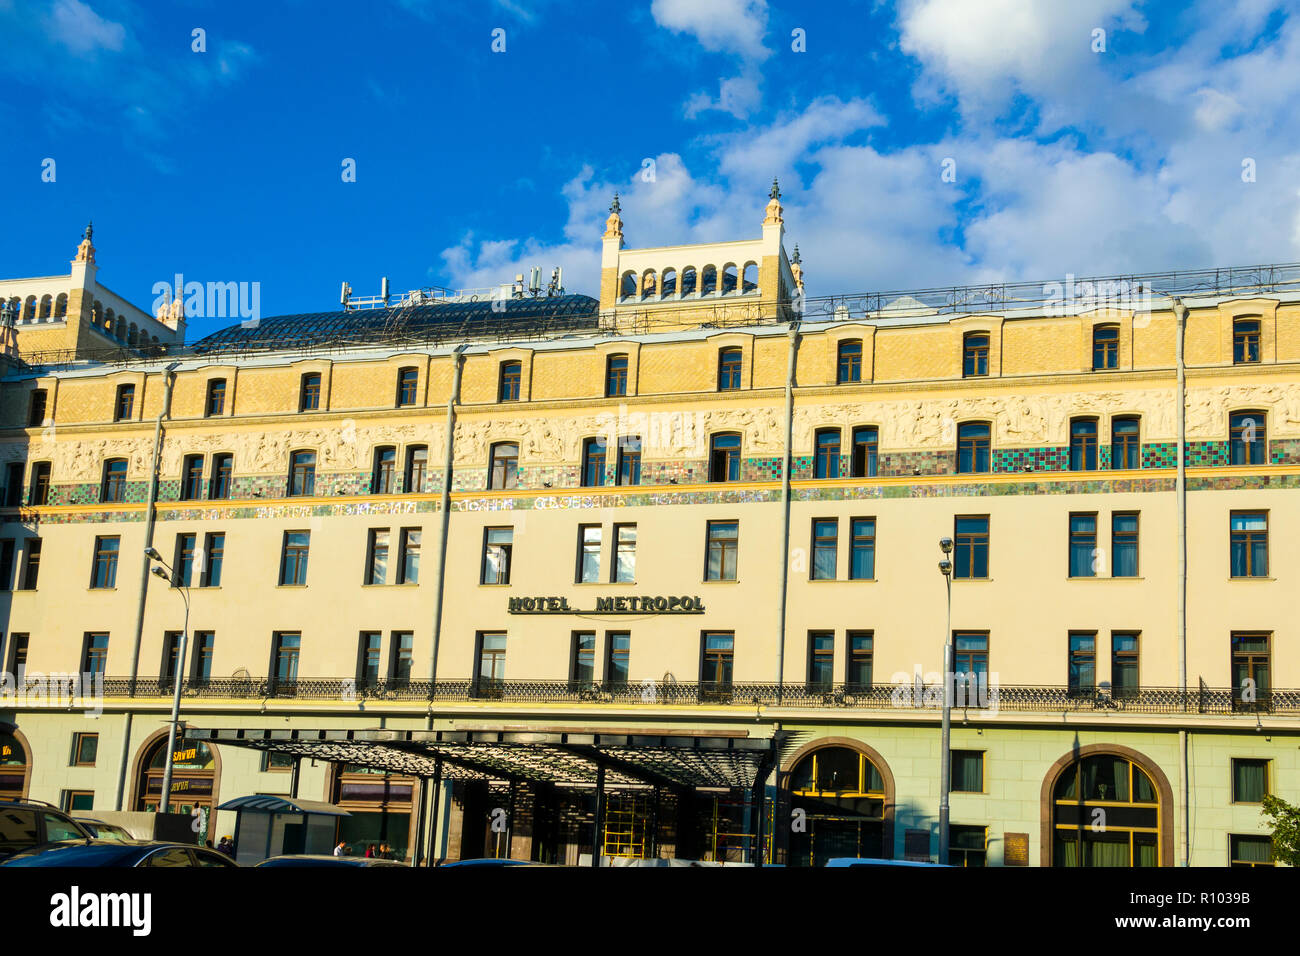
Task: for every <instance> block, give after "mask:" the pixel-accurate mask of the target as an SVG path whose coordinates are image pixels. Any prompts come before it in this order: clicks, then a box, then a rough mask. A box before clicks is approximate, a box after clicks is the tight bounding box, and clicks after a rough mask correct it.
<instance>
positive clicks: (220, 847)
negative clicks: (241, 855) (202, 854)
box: [217, 836, 235, 856]
mask: <svg viewBox="0 0 1300 956" xmlns="http://www.w3.org/2000/svg"><path fill="white" fill-rule="evenodd" d="M217 852H218V853H224V854H226V856H234V855H235V844H234V841H233V840H231V839H230V837H228V836H223V837H222V838H221V842H220V843H218V844H217Z"/></svg>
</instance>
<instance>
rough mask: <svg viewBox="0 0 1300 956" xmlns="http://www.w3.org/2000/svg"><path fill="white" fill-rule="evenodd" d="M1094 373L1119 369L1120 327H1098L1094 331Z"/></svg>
mask: <svg viewBox="0 0 1300 956" xmlns="http://www.w3.org/2000/svg"><path fill="white" fill-rule="evenodd" d="M1092 368H1093V371H1097V372H1100V371H1103V370H1105V369H1111V368H1119V326H1118V325H1097V326H1094V327H1093V330H1092Z"/></svg>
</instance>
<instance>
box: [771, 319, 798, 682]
mask: <svg viewBox="0 0 1300 956" xmlns="http://www.w3.org/2000/svg"><path fill="white" fill-rule="evenodd" d="M786 334H787V335H788V336H789V338H790V360H789V363H788V364H787V366H786V371H785V449H784V454H783V455H782V457H781V507H782V509H783V514H782V519H781V552H780V553H781V610H780V614H779V616H778V618H777V621H778V624H777V629H778V639H777V645H776V702H777V703H778V704H779V703H781V690H782V685H783V684H784V683H785V610H786V598H787V594H788V592H789V589H790V446H791V445H792V444H793V442H794V378H795V367H796V365H797V359H798V355H799V320H798V319H795V320H793V321H792V322H791V323H790V331H789V332H787V333H786Z"/></svg>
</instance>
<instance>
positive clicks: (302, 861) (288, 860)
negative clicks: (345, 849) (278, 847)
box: [256, 853, 406, 867]
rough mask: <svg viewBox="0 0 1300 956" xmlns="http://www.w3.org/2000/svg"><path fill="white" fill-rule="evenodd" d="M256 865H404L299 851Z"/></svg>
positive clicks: (274, 857) (365, 858)
mask: <svg viewBox="0 0 1300 956" xmlns="http://www.w3.org/2000/svg"><path fill="white" fill-rule="evenodd" d="M256 865H257V866H275V867H279V866H406V864H405V863H398V862H397V861H396V860H380V859H377V858H375V857H365V856H324V855H317V854H314V853H299V854H294V855H290V856H273V857H271V858H270V859H266V860H263V861H262V862H261V863H258V864H256Z"/></svg>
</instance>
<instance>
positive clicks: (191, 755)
mask: <svg viewBox="0 0 1300 956" xmlns="http://www.w3.org/2000/svg"><path fill="white" fill-rule="evenodd" d="M166 770H167V737H166V736H165V735H164V736H163V737H161V738H160V739H159V740H158V741H157V742H155V743H154V744H152V745H151V746H150V747H149V749H148V750H147V751H145V754H144V757H143V758H142V759H141V761H140V779H139V786H138V788H137V791H136V792H137V793H138V794H139V796H138V798H137V800H136V809H137V810H143V811H146V812H149V813H153V812H157V810H158V807H159V802H160V798H161V796H162V783H163V776H164V774H165V773H166ZM216 777H217V762H216V758H215V756H214V754H213V752H212V750H211V748H209V747H208V745H207V744H206V743H204V742H203V741H201V740H184V739H182V740H178V741H176V748H175V750H174V751H172V781H171V783H172V792H171V795H170V797H169V806H168V809H169V810H170V811H171V812H172V813H183V814H185V815H187V816H188V815H189V814H190V813H191V812H192V811H193V810H194V808H195V807H207V808H209V809H210V808H211V807H213V806H214V798H215V797H216V786H215V783H216Z"/></svg>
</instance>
